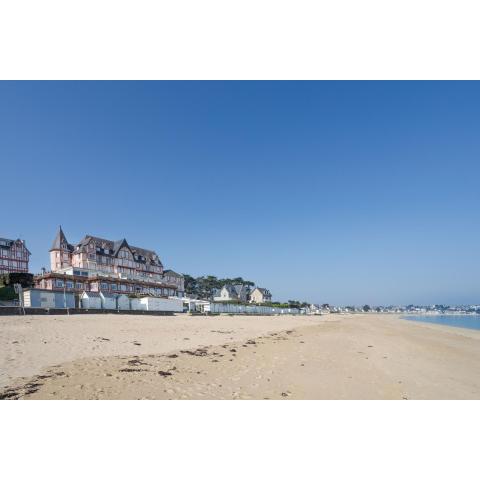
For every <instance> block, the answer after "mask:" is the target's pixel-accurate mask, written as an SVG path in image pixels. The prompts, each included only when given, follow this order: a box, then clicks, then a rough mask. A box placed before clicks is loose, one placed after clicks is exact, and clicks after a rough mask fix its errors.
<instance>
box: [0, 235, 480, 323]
mask: <svg viewBox="0 0 480 480" xmlns="http://www.w3.org/2000/svg"><path fill="white" fill-rule="evenodd" d="M30 256H31V253H30V251H29V250H28V248H27V245H26V242H25V240H22V239H16V240H11V239H8V238H0V306H3V307H8V306H18V305H21V306H23V307H29V308H43V309H62V308H66V309H88V310H105V311H109V310H116V311H119V310H124V311H130V310H133V311H165V312H167V311H172V312H175V311H177V312H181V311H190V312H196V313H246V314H248V313H251V314H282V313H289V314H292V313H293V314H310V315H312V314H317V315H322V314H327V313H362V312H377V313H410V314H422V315H424V314H426V315H439V314H443V315H445V314H447V315H448V314H449V315H455V314H459V315H460V314H461V315H465V314H480V305H466V306H465V305H464V306H449V305H430V306H418V305H407V306H392V305H390V306H370V305H363V306H333V305H330V304H328V303H323V304H315V303H311V302H308V301H299V300H288V301H282V302H279V301H273V298H272V293H271V292H270V290H269V289H268V288H265V287H260V286H257V285H256V284H255V282H253V281H250V280H244V279H243V278H242V277H236V278H226V279H219V278H217V277H215V276H212V275H210V276H202V277H197V278H194V277H192V276H190V275H188V274H181V273H178V272H175V271H174V270H171V269H165V268H164V266H163V264H162V262H161V260H160V258H159V256H158V255H157V253H156V252H155V251H154V250H149V249H146V248H140V247H135V246H133V245H130V244H129V243H128V241H127V240H126V239H122V240H107V239H104V238H100V237H96V236H92V235H85V236H84V237H83V238H82V239H81V240H80V241H79V242H78V243H70V242H69V241H68V240H67V237H66V235H65V233H64V232H63V230H62V228H61V227H59V229H58V231H57V233H56V235H55V237H54V239H53V242H52V246H51V248H50V250H49V257H50V269H49V270H48V271H47V269H45V268H44V269H42V272H40V273H37V274H31V273H29V259H30ZM15 286H16V287H15ZM19 287H20V289H21V291H20V292H19V291H18V290H19ZM15 288H16V289H15Z"/></svg>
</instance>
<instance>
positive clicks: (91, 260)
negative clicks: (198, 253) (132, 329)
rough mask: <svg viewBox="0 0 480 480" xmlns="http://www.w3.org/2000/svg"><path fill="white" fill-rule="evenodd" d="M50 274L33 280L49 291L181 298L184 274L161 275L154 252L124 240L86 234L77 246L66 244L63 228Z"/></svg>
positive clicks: (57, 242)
mask: <svg viewBox="0 0 480 480" xmlns="http://www.w3.org/2000/svg"><path fill="white" fill-rule="evenodd" d="M50 266H51V272H48V273H43V274H42V275H37V276H36V277H35V284H36V286H37V287H39V288H44V289H48V290H64V289H65V290H67V291H74V292H75V291H76V292H83V291H87V292H88V291H90V292H99V291H102V292H109V293H127V294H128V293H148V294H152V295H158V296H179V297H182V296H183V292H184V279H183V275H181V274H178V273H175V272H172V271H171V270H168V271H167V272H165V273H167V275H164V270H163V265H162V262H161V261H160V258H159V257H158V255H157V254H156V253H155V252H154V251H153V250H147V249H145V248H139V247H134V246H132V245H129V243H128V242H127V240H125V239H123V240H118V241H112V240H106V239H103V238H99V237H94V236H92V235H86V236H85V237H84V238H83V239H82V240H81V241H80V242H79V243H77V244H76V245H72V244H70V243H69V242H68V241H67V238H66V237H65V234H64V233H63V231H62V228H61V227H60V228H59V231H58V233H57V236H56V237H55V240H54V241H53V244H52V248H51V249H50Z"/></svg>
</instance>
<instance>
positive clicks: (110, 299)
mask: <svg viewBox="0 0 480 480" xmlns="http://www.w3.org/2000/svg"><path fill="white" fill-rule="evenodd" d="M100 298H101V300H102V308H104V309H105V310H116V309H117V295H115V294H113V293H104V292H100Z"/></svg>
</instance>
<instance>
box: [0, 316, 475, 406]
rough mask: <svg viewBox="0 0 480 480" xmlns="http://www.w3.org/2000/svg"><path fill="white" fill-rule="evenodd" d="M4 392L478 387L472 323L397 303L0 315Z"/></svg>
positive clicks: (382, 394)
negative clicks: (213, 312)
mask: <svg viewBox="0 0 480 480" xmlns="http://www.w3.org/2000/svg"><path fill="white" fill-rule="evenodd" d="M0 345H1V350H2V353H1V358H0V395H1V397H2V398H5V399H397V400H402V399H404V400H410V399H479V398H480V375H478V372H479V371H480V332H478V331H474V330H466V329H457V328H452V327H444V326H439V325H432V324H424V323H418V322H411V321H406V320H402V319H400V317H399V316H397V315H382V314H357V315H325V316H273V317H260V316H259V317H253V316H252V317H250V316H228V315H225V316H223V315H222V316H212V317H192V316H188V315H183V314H182V315H176V316H174V317H150V316H148V317H147V316H131V315H125V316H120V315H88V316H87V315H78V316H73V315H72V316H51V317H50V316H31V317H29V316H26V317H20V316H18V317H13V316H12V317H0Z"/></svg>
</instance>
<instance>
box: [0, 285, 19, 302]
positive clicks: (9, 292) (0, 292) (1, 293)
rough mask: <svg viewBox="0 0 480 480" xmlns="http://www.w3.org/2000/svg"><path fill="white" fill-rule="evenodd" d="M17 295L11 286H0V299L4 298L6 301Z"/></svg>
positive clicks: (15, 298)
mask: <svg viewBox="0 0 480 480" xmlns="http://www.w3.org/2000/svg"><path fill="white" fill-rule="evenodd" d="M17 299H18V295H17V294H16V293H15V290H14V288H13V287H0V300H4V301H6V302H8V301H10V300H17Z"/></svg>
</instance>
